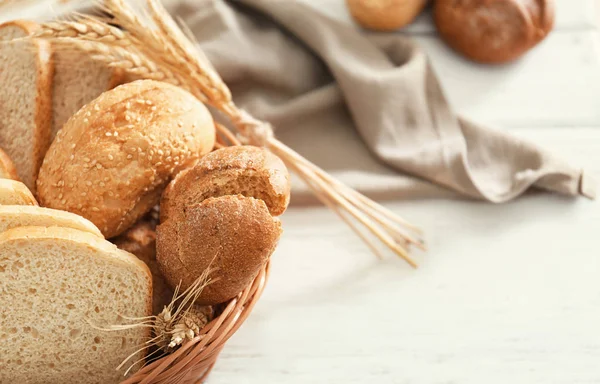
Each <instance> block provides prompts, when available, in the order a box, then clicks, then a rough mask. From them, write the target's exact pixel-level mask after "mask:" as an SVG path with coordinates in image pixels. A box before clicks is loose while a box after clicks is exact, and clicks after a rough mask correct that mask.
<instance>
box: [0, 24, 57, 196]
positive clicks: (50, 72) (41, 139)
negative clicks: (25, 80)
mask: <svg viewBox="0 0 600 384" xmlns="http://www.w3.org/2000/svg"><path fill="white" fill-rule="evenodd" d="M7 26H15V27H18V28H21V29H22V30H23V31H25V33H26V34H27V35H31V34H33V33H34V32H35V31H36V30H38V29H39V27H40V26H39V24H37V23H35V22H32V21H27V20H13V21H9V22H6V23H4V24H1V25H0V29H1V28H4V27H7ZM32 44H33V45H34V46H36V47H37V55H36V61H37V68H36V70H37V77H36V80H37V90H38V92H37V95H36V97H35V118H34V120H35V126H36V132H35V135H34V148H32V164H33V170H32V172H33V173H32V174H31V175H27V178H23V181H24V183H25V184H26V185H27V187H28V188H29V189H30V190H31V192H32V193H33V194H34V195H35V194H36V178H37V173H38V170H39V169H40V166H41V165H42V161H43V159H44V155H45V154H46V151H47V149H48V147H49V145H50V135H51V132H52V78H53V76H54V62H53V60H52V49H51V46H50V43H49V42H47V41H45V40H39V39H36V40H33V41H32Z"/></svg>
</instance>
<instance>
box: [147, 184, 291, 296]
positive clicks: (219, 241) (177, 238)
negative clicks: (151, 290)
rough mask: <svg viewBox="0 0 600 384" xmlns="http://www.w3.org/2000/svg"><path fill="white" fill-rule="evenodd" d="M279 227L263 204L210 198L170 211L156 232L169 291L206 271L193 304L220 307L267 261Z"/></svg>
mask: <svg viewBox="0 0 600 384" xmlns="http://www.w3.org/2000/svg"><path fill="white" fill-rule="evenodd" d="M280 235H281V224H280V222H279V220H278V219H276V218H273V217H272V216H271V215H270V214H269V211H268V209H267V206H266V205H265V203H264V202H263V201H262V200H258V199H254V198H252V197H245V196H241V195H237V196H220V197H211V198H208V199H206V200H204V201H202V202H200V203H197V204H194V205H191V206H188V207H186V209H185V210H182V211H178V212H177V213H175V212H173V213H172V214H171V217H170V219H169V220H167V221H166V222H164V223H161V224H160V225H159V226H158V228H157V240H156V247H157V257H156V259H157V261H158V265H159V266H160V269H161V271H162V272H163V275H164V276H165V278H166V280H167V281H168V282H169V284H170V285H171V287H172V288H174V287H176V286H177V285H178V284H179V283H181V291H183V290H185V289H187V288H188V287H190V286H191V285H192V284H193V283H194V282H195V281H196V279H197V278H199V277H200V276H201V275H202V273H203V272H204V271H205V270H207V269H210V270H211V271H212V272H211V273H210V274H209V278H210V279H211V282H210V284H209V285H208V286H207V287H205V288H204V289H203V290H202V293H201V294H200V296H199V298H198V300H197V301H196V303H197V304H200V305H215V304H219V303H223V302H225V301H227V300H229V299H231V298H233V297H235V296H236V295H237V294H238V293H239V292H241V291H242V290H243V289H244V288H245V287H246V286H247V285H248V284H249V283H250V282H251V281H252V279H253V278H254V277H255V276H256V274H257V273H258V271H259V270H260V268H261V267H262V266H263V265H264V264H265V263H266V262H267V260H268V259H269V257H270V256H271V254H272V253H273V251H274V250H275V247H276V245H277V242H278V240H279V237H280Z"/></svg>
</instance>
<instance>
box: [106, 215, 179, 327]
mask: <svg viewBox="0 0 600 384" xmlns="http://www.w3.org/2000/svg"><path fill="white" fill-rule="evenodd" d="M156 224H157V223H156V222H155V221H154V220H153V219H152V218H150V217H144V218H142V219H141V220H140V221H138V222H137V223H135V225H134V226H133V227H131V228H129V229H128V230H127V231H125V232H124V233H123V234H121V235H120V236H118V237H116V238H115V239H114V240H113V242H114V243H115V244H116V246H117V247H119V248H120V249H122V250H124V251H127V252H129V253H131V254H133V255H135V256H137V258H138V259H140V260H142V261H143V262H144V263H146V265H147V266H148V268H150V272H152V287H153V291H152V313H153V314H154V315H158V314H159V313H160V312H161V311H162V310H163V308H164V307H165V306H166V305H168V304H169V303H170V302H171V299H172V298H173V290H172V289H171V287H169V285H168V284H167V282H166V281H165V278H164V277H163V275H162V273H161V271H160V269H159V267H158V263H157V262H156Z"/></svg>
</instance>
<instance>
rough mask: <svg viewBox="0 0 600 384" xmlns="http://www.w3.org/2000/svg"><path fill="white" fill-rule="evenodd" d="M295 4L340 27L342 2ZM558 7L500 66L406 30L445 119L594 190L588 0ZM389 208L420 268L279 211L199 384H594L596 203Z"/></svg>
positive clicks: (598, 94) (442, 203) (598, 106)
mask: <svg viewBox="0 0 600 384" xmlns="http://www.w3.org/2000/svg"><path fill="white" fill-rule="evenodd" d="M304 1H313V2H317V1H319V3H316V4H318V5H319V6H320V7H321V8H322V9H323V11H324V12H327V13H329V14H330V15H332V16H333V17H336V18H340V19H344V20H349V18H348V15H347V12H346V10H345V8H344V3H343V1H342V0H304ZM557 2H558V4H557V11H558V21H557V27H556V29H555V30H554V32H553V33H552V34H551V35H550V37H549V38H548V39H547V40H546V41H545V42H544V43H543V44H541V45H540V46H539V47H538V48H537V49H535V50H534V51H533V52H532V53H530V54H529V55H528V56H527V57H526V58H524V59H523V60H521V61H519V62H518V63H516V64H514V65H510V66H504V67H498V68H491V67H484V66H478V65H474V64H471V63H469V62H467V61H465V60H463V59H461V58H459V57H457V56H456V55H454V54H453V53H452V52H451V51H450V50H449V49H447V48H446V47H445V46H444V45H443V44H442V43H441V42H440V41H439V39H438V38H437V37H436V36H435V33H434V30H433V27H432V25H431V22H430V18H429V16H428V15H425V16H423V17H421V18H420V19H419V20H418V21H417V22H416V23H415V24H414V25H413V26H411V27H409V28H408V29H407V30H406V31H405V32H408V33H411V34H413V35H414V38H415V39H417V40H418V41H419V43H420V44H422V46H423V47H424V48H425V49H426V50H427V51H428V52H429V54H430V55H431V58H432V61H433V64H434V66H435V69H436V71H437V72H438V74H439V76H440V78H441V81H442V83H443V86H444V88H445V90H446V92H447V94H448V96H449V99H450V100H451V102H452V104H453V105H454V106H455V108H456V109H457V110H459V111H460V112H461V113H464V114H465V115H467V116H469V117H471V118H473V119H476V120H478V121H481V122H486V123H490V124H493V125H495V126H498V127H503V128H504V129H508V130H510V131H511V132H513V133H514V134H515V135H521V136H523V137H526V138H528V139H531V140H535V141H536V142H538V143H539V144H541V145H544V146H546V147H547V148H549V149H552V150H554V151H556V152H557V153H560V154H563V155H564V156H565V157H566V158H568V159H570V160H571V161H572V162H573V163H574V164H580V165H581V166H583V167H585V168H587V169H588V170H589V171H590V172H591V173H592V174H594V175H595V176H596V178H598V179H600V35H599V29H598V27H597V24H598V23H597V20H598V16H597V13H595V12H596V10H595V8H594V3H595V0H557ZM32 12H33V11H32ZM32 15H33V13H28V15H27V16H28V17H33V16H32ZM12 17H13V15H10V14H8V13H4V14H0V21H2V20H6V19H9V18H12ZM386 205H387V206H389V207H390V208H391V209H392V210H394V211H396V212H398V213H400V214H401V215H402V216H404V217H406V218H408V219H410V220H411V221H413V222H416V223H418V224H420V225H421V226H422V227H423V228H424V229H425V231H426V233H427V240H428V244H429V248H430V250H429V252H428V253H427V254H425V255H423V254H417V255H416V257H417V259H418V260H419V263H420V266H421V267H420V268H419V269H418V270H412V269H410V268H409V267H408V266H407V265H406V264H404V263H402V262H401V261H399V260H396V259H394V258H392V257H391V256H390V257H389V259H388V260H386V261H383V262H381V261H377V260H376V259H375V258H374V257H373V256H372V255H371V254H370V253H369V252H368V250H367V249H366V248H365V247H364V246H363V245H362V243H361V242H360V241H359V240H358V239H357V238H355V237H354V235H353V234H352V233H351V232H350V231H349V230H348V229H347V228H346V227H345V225H344V224H342V223H340V222H338V220H337V218H336V217H335V216H334V215H333V214H331V213H330V212H328V211H327V210H325V209H323V208H320V207H315V208H308V209H307V208H294V207H292V208H291V209H290V210H289V211H288V213H286V214H285V216H284V218H283V221H284V226H285V235H284V237H283V239H282V241H281V244H280V246H279V248H278V250H277V252H276V254H275V255H274V257H273V264H272V273H271V279H270V282H269V284H268V287H267V289H266V291H265V293H264V296H263V298H262V299H261V301H260V302H259V303H258V305H257V306H256V309H255V311H254V313H253V315H252V316H251V317H250V318H249V320H248V321H247V323H246V324H245V325H244V326H243V327H242V328H241V329H240V330H239V332H238V333H237V334H236V335H235V336H234V337H233V338H232V339H231V340H230V341H229V344H228V345H227V347H226V348H225V349H224V351H223V353H222V355H221V358H220V360H219V361H218V363H217V365H216V367H215V369H214V371H213V374H212V376H211V378H210V382H211V383H247V384H251V383H256V384H264V383H328V384H329V383H432V384H433V383H435V384H450V383H461V384H463V383H473V384H482V383H485V384H493V383H499V384H506V383H524V384H536V383H544V384H548V383H564V384H575V383H586V384H591V383H600V250H599V248H598V243H597V242H596V240H597V239H598V238H599V237H600V203H594V202H590V201H586V200H584V199H576V200H572V199H566V198H561V197H559V196H554V195H535V196H532V195H529V196H525V197H523V198H520V199H519V200H517V201H515V202H512V203H509V204H505V205H491V204H484V203H478V202H467V201H456V200H453V201H450V200H427V201H410V202H402V201H398V202H392V203H387V204H386Z"/></svg>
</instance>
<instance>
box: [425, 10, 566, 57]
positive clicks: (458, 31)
mask: <svg viewBox="0 0 600 384" xmlns="http://www.w3.org/2000/svg"><path fill="white" fill-rule="evenodd" d="M554 14H555V12H554V0H458V1H436V2H435V6H434V20H435V24H436V26H437V29H438V31H439V33H440V36H441V37H442V38H443V39H444V40H445V41H446V43H448V45H449V46H450V47H452V48H453V49H454V50H456V51H457V52H459V53H461V54H463V55H464V56H466V57H467V58H469V59H471V60H474V61H477V62H481V63H505V62H508V61H512V60H515V59H517V58H518V57H520V56H522V55H523V54H524V53H525V52H527V51H528V50H529V49H531V48H533V47H534V46H535V45H537V44H538V43H539V42H540V41H542V40H543V39H544V38H545V37H546V36H547V35H548V33H549V32H550V30H551V29H552V26H553V25H554Z"/></svg>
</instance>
